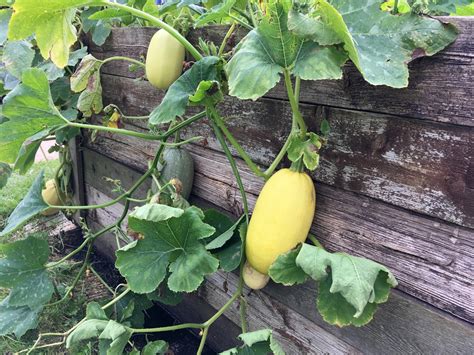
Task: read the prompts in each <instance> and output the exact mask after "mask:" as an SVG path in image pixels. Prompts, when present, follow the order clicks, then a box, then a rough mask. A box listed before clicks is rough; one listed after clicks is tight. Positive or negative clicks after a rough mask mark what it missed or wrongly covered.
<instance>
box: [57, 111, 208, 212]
mask: <svg viewBox="0 0 474 355" xmlns="http://www.w3.org/2000/svg"><path fill="white" fill-rule="evenodd" d="M204 116H206V112H201V113H198V114H197V115H194V116H192V117H190V118H188V119H187V120H185V121H183V122H180V123H179V124H177V125H175V126H173V127H172V128H170V129H169V130H168V131H166V133H164V134H162V135H160V136H159V137H161V139H162V140H166V139H168V138H169V137H170V136H172V135H173V134H174V133H175V132H176V131H179V130H180V129H182V128H184V127H186V126H188V125H190V124H191V123H193V122H195V121H197V120H199V119H201V118H202V117H204ZM64 119H65V118H64ZM93 127H95V126H93ZM103 128H107V127H103ZM119 131H121V130H119ZM131 132H133V131H131ZM157 137H158V136H157ZM163 148H164V144H161V147H160V149H163ZM160 154H161V153H160ZM158 158H159V157H157V156H155V160H154V163H153V164H152V165H153V166H152V167H150V168H149V169H148V170H147V172H146V173H145V174H144V175H142V176H141V177H140V179H139V180H138V181H137V182H136V183H135V185H133V186H132V187H131V188H130V190H128V191H126V192H125V193H123V194H121V195H120V196H118V197H117V198H115V199H113V200H111V201H108V202H104V203H102V204H99V205H91V206H54V205H50V207H52V208H56V209H69V210H75V211H77V210H91V209H99V208H105V207H109V206H112V205H114V204H116V203H118V202H119V201H121V200H123V199H126V198H127V197H130V195H131V194H132V193H133V192H134V191H135V190H136V189H137V188H138V187H139V186H140V185H141V184H142V183H143V182H144V181H145V180H146V179H147V178H148V177H149V176H150V175H152V173H153V171H154V169H155V168H156V166H157V164H158Z"/></svg>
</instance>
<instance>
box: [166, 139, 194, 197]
mask: <svg viewBox="0 0 474 355" xmlns="http://www.w3.org/2000/svg"><path fill="white" fill-rule="evenodd" d="M163 163H164V166H163V170H162V171H161V179H162V180H163V182H165V183H166V182H169V181H170V180H172V179H178V180H179V181H180V182H181V186H182V188H181V191H180V195H181V196H182V197H184V198H185V199H186V200H187V199H188V198H189V195H191V190H192V188H193V180H194V160H193V157H192V156H191V154H189V152H188V151H187V150H185V149H181V148H179V147H178V148H166V149H165V151H164V152H163ZM175 186H176V185H175ZM178 192H179V191H178Z"/></svg>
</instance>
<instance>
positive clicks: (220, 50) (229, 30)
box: [217, 22, 235, 57]
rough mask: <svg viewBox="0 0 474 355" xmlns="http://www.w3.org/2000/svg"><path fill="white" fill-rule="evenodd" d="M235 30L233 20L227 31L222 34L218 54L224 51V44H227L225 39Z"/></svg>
mask: <svg viewBox="0 0 474 355" xmlns="http://www.w3.org/2000/svg"><path fill="white" fill-rule="evenodd" d="M234 30H235V22H232V25H231V26H230V27H229V29H228V30H227V33H226V34H225V36H224V39H223V40H222V43H221V46H220V47H219V52H218V54H217V55H218V56H219V57H220V56H222V53H224V50H225V46H226V45H227V41H228V40H229V38H230V36H232V33H234Z"/></svg>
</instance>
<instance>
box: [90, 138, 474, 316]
mask: <svg viewBox="0 0 474 355" xmlns="http://www.w3.org/2000/svg"><path fill="white" fill-rule="evenodd" d="M101 142H102V143H101ZM89 148H91V149H94V150H96V151H100V152H101V153H102V154H104V155H106V156H108V157H109V158H112V159H116V161H118V162H120V164H118V163H117V162H114V161H113V160H112V159H106V158H104V157H103V156H101V155H98V154H97V153H94V152H92V151H89V150H87V149H86V150H85V152H84V154H85V162H86V166H85V170H86V172H87V171H89V172H93V173H89V174H88V175H91V177H89V178H88V177H87V176H88V175H86V182H88V181H91V180H93V181H94V186H98V188H100V189H102V190H106V189H110V185H106V184H104V183H103V181H104V180H103V179H102V176H103V175H105V174H117V175H114V176H113V178H120V179H123V185H124V187H125V188H127V186H129V185H131V183H132V181H133V180H134V179H136V178H137V176H138V175H137V173H136V172H135V173H134V172H133V170H135V171H144V169H146V166H147V162H146V159H143V156H146V154H147V153H141V154H137V153H136V152H135V151H134V150H135V149H137V148H136V145H135V144H133V143H127V142H125V141H124V140H121V141H120V142H114V141H111V140H105V141H102V140H101V139H98V140H97V141H96V143H95V144H94V145H89ZM143 148H144V146H143V145H142V146H141V147H140V149H143ZM189 149H190V151H191V153H192V154H193V157H194V160H195V170H196V174H195V182H194V188H193V194H194V195H196V196H199V197H201V198H203V199H205V200H207V201H210V202H212V203H213V204H215V205H217V206H220V207H221V208H223V209H225V210H227V211H229V212H231V213H233V214H234V215H240V214H241V213H242V206H241V200H240V195H239V192H238V189H237V185H236V183H235V180H234V178H233V175H232V172H231V169H230V168H229V166H228V163H227V161H226V158H225V157H224V156H223V154H221V153H218V152H215V151H212V150H209V149H204V148H201V147H199V146H194V145H192V146H189ZM117 152H118V153H119V154H117ZM125 166H127V167H130V168H132V169H133V170H126V171H125V172H124V171H123V169H125ZM239 170H240V172H241V174H242V179H243V183H244V186H245V189H246V191H247V192H248V194H249V196H248V197H249V203H250V205H251V207H253V205H254V203H255V199H256V195H257V194H258V193H259V191H260V189H261V188H262V184H263V183H262V181H261V180H260V179H258V178H256V177H255V176H254V175H253V174H252V173H251V172H249V171H248V169H247V168H246V167H245V166H244V164H243V163H241V162H240V161H239ZM107 176H110V175H107ZM88 183H91V182H88ZM316 188H317V213H316V218H315V221H314V224H313V227H312V231H313V233H314V234H315V235H316V236H317V237H318V239H320V240H321V242H322V243H323V244H324V245H325V246H326V247H327V248H328V249H329V250H334V251H335V250H337V251H346V252H348V253H351V254H354V255H358V256H363V257H367V258H370V259H373V260H375V261H378V262H380V263H382V264H384V265H387V266H388V267H389V268H390V269H391V270H392V271H393V272H394V274H395V275H396V277H397V279H398V280H399V282H400V285H399V289H401V290H403V291H404V292H406V293H408V294H410V295H413V296H414V297H417V298H418V299H421V300H423V301H425V302H428V303H430V304H432V305H434V306H436V307H438V308H440V309H443V310H445V311H447V312H450V313H452V314H454V315H456V316H458V317H460V318H463V319H466V320H468V321H471V322H474V295H473V293H472V292H471V291H472V284H473V283H474V276H473V274H472V270H473V267H474V257H473V255H474V238H473V236H474V233H473V231H472V230H470V229H466V228H462V227H459V226H456V225H453V224H448V223H444V222H441V221H439V220H436V219H431V218H427V217H423V216H419V215H415V214H412V213H409V212H407V211H404V210H401V209H397V208H395V207H393V206H390V205H388V204H385V203H381V202H378V201H375V200H373V199H370V198H365V197H362V196H360V195H356V194H353V193H348V192H344V191H341V190H338V189H335V188H332V187H330V186H327V185H323V184H318V185H317V187H316ZM106 191H107V190H106ZM144 195H145V190H142V192H141V194H139V195H137V196H144Z"/></svg>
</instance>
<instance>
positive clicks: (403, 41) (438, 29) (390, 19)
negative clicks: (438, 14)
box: [293, 0, 457, 88]
mask: <svg viewBox="0 0 474 355" xmlns="http://www.w3.org/2000/svg"><path fill="white" fill-rule="evenodd" d="M308 16H311V17H312V18H320V21H321V22H320V24H322V25H323V27H326V28H327V30H328V31H331V32H333V33H336V34H337V36H338V37H339V38H340V40H341V41H342V42H343V43H344V49H345V50H346V51H347V52H348V53H349V57H350V59H351V60H352V61H353V62H354V64H355V65H356V67H357V68H358V69H359V71H360V72H361V73H362V75H363V76H364V79H365V80H366V81H368V82H369V83H370V84H372V85H388V86H392V87H395V88H402V87H406V86H407V85H408V67H407V64H408V63H409V62H410V61H411V60H412V59H414V58H417V57H420V56H424V55H428V56H430V55H433V54H435V53H437V52H439V51H440V50H442V49H443V48H445V47H446V46H447V45H449V44H450V43H451V42H453V41H454V40H455V38H456V35H457V30H456V28H455V27H454V26H452V25H448V24H443V23H441V22H440V21H438V20H435V19H432V18H428V17H422V16H418V15H415V14H412V13H406V14H403V15H392V14H390V13H388V12H385V11H382V10H381V8H380V1H379V0H352V1H345V0H331V1H325V0H317V1H316V6H315V8H314V10H313V13H311V14H310V15H308ZM361 19H363V21H362V20H361ZM302 29H307V28H306V27H302ZM293 30H294V31H295V33H296V34H299V35H305V36H307V35H308V33H307V32H305V31H301V30H300V28H299V27H297V26H296V27H295V28H294V29H293ZM312 39H313V40H315V41H321V35H320V34H318V33H316V32H315V33H314V36H313V37H312Z"/></svg>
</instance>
